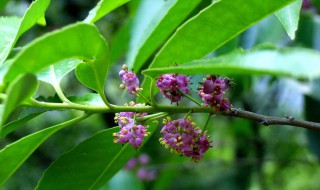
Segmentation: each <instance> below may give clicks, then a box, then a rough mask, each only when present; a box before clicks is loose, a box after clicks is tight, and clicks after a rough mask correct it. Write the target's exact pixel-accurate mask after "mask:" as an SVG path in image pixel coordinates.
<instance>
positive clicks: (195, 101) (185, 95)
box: [178, 90, 201, 106]
mask: <svg viewBox="0 0 320 190" xmlns="http://www.w3.org/2000/svg"><path fill="white" fill-rule="evenodd" d="M178 91H179V92H180V94H182V95H183V96H184V97H186V98H188V99H189V100H191V101H193V102H194V103H196V104H197V105H198V106H201V103H200V102H198V101H197V100H196V99H194V98H193V97H192V96H190V95H188V94H186V93H184V92H182V91H181V90H178Z"/></svg>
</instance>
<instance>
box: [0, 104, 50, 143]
mask: <svg viewBox="0 0 320 190" xmlns="http://www.w3.org/2000/svg"><path fill="white" fill-rule="evenodd" d="M45 111H48V110H47V109H41V108H26V109H25V110H24V111H23V112H22V113H21V115H20V116H19V118H18V119H16V120H14V121H12V122H10V123H7V124H5V125H4V126H3V127H2V130H0V138H2V137H5V136H6V135H8V134H9V133H11V132H12V131H14V130H16V129H17V128H19V127H21V126H22V125H23V124H25V123H26V122H28V121H30V120H31V119H33V118H35V117H37V116H39V115H40V114H42V113H44V112H45Z"/></svg>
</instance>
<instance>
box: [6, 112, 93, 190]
mask: <svg viewBox="0 0 320 190" xmlns="http://www.w3.org/2000/svg"><path fill="white" fill-rule="evenodd" d="M86 117H88V115H84V116H80V117H78V118H75V119H73V120H70V121H67V122H65V123H61V124H58V125H55V126H52V127H50V128H46V129H44V130H41V131H38V132H36V133H33V134H31V135H28V136H26V137H24V138H22V139H20V140H18V141H16V142H14V143H12V144H10V145H8V146H6V147H5V148H3V149H2V150H1V151H0V168H1V170H0V186H1V185H2V184H3V183H4V182H5V181H6V180H7V179H8V178H9V177H10V176H11V175H12V174H13V173H14V172H15V171H16V170H17V169H18V168H19V167H20V166H21V164H22V163H23V162H24V161H25V160H26V159H27V158H28V157H29V156H30V155H31V154H32V153H33V152H34V150H35V149H37V148H38V147H39V146H40V145H41V144H42V143H43V142H44V141H45V140H46V139H47V138H49V137H50V136H51V135H53V134H54V133H55V132H57V131H59V130H60V129H62V128H64V127H67V126H70V125H73V124H75V123H77V122H79V121H81V120H83V119H85V118H86Z"/></svg>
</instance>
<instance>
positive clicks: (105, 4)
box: [84, 0, 129, 23]
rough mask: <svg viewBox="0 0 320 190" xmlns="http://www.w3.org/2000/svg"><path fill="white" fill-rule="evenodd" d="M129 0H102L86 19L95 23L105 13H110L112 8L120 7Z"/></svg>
mask: <svg viewBox="0 0 320 190" xmlns="http://www.w3.org/2000/svg"><path fill="white" fill-rule="evenodd" d="M128 1H129V0H117V1H113V0H100V1H99V2H98V4H97V5H96V6H95V7H94V8H93V9H92V10H91V11H90V12H89V15H88V16H87V18H86V19H85V20H84V22H87V23H94V22H96V21H97V20H99V19H100V18H102V17H103V16H104V15H106V14H108V13H109V12H111V11H112V10H114V9H116V8H117V7H120V6H121V5H123V4H125V3H126V2H128Z"/></svg>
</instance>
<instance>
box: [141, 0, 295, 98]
mask: <svg viewBox="0 0 320 190" xmlns="http://www.w3.org/2000/svg"><path fill="white" fill-rule="evenodd" d="M293 1H294V0H269V1H268V3H261V2H260V1H256V0H246V1H243V0H221V1H215V2H214V3H213V4H211V5H210V6H208V7H207V8H205V9H203V10H202V11H201V12H200V13H199V14H197V15H196V16H194V17H193V18H191V19H190V20H188V21H187V22H185V23H184V24H183V25H182V26H181V27H179V28H178V30H177V31H176V32H175V33H174V34H173V36H171V38H170V39H169V40H168V41H167V43H166V44H165V45H164V46H163V47H162V49H161V50H160V52H159V53H158V54H157V56H156V57H155V59H154V60H153V62H152V64H151V65H150V67H149V68H157V67H167V66H170V65H174V64H175V63H176V64H183V63H187V62H190V61H193V60H195V59H200V58H203V57H205V56H206V55H208V54H209V53H210V52H212V51H213V50H215V49H217V48H218V47H220V46H222V45H223V44H225V43H226V42H228V41H230V40H231V39H233V38H234V37H235V36H237V35H239V34H240V33H241V32H243V31H244V30H245V29H247V28H249V27H250V26H252V25H254V24H256V23H257V22H259V21H260V20H261V19H263V18H265V17H267V16H269V15H271V14H272V13H274V12H275V11H277V10H279V9H281V8H282V7H284V6H286V5H288V4H289V3H291V2H293ZM150 84H151V80H150V79H149V78H146V79H145V80H144V81H143V83H142V88H143V89H149V86H150ZM142 94H143V95H144V96H147V97H149V96H150V95H149V92H148V91H143V92H142ZM139 101H140V100H139Z"/></svg>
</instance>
